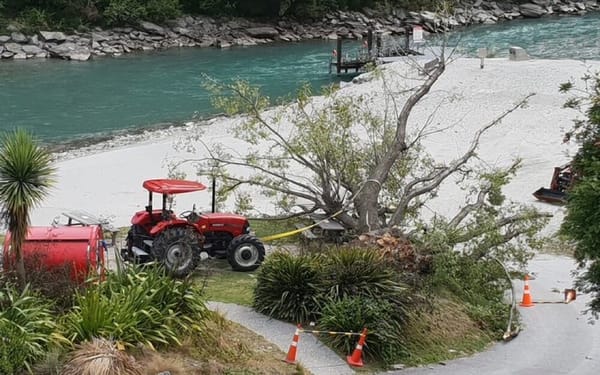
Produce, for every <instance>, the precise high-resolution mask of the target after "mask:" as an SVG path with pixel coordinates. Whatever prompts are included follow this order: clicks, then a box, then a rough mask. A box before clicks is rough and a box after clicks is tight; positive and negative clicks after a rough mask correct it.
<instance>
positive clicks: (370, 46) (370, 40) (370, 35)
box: [367, 29, 373, 57]
mask: <svg viewBox="0 0 600 375" xmlns="http://www.w3.org/2000/svg"><path fill="white" fill-rule="evenodd" d="M367 52H368V53H369V57H370V56H372V55H373V30H371V29H369V31H368V32H367Z"/></svg>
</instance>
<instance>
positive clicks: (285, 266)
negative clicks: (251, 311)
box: [254, 252, 321, 323]
mask: <svg viewBox="0 0 600 375" xmlns="http://www.w3.org/2000/svg"><path fill="white" fill-rule="evenodd" d="M319 259H320V257H318V256H313V255H301V256H295V255H292V254H290V253H287V252H275V253H273V254H271V255H269V257H268V258H267V259H266V260H265V262H264V263H263V264H262V265H261V267H260V268H259V270H258V274H257V278H256V287H255V290H254V308H255V309H256V311H258V312H261V313H264V314H266V315H269V316H271V317H274V318H277V319H282V320H286V321H289V322H295V323H301V322H306V321H309V320H311V319H313V318H314V317H315V312H316V311H317V307H318V303H317V302H318V300H319V294H320V293H321V287H320V279H321V273H320V270H319V269H320V267H319V263H318V260H319Z"/></svg>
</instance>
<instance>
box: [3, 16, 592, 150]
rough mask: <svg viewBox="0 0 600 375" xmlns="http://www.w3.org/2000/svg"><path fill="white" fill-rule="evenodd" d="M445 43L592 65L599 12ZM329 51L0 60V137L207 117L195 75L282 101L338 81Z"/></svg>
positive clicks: (322, 44) (479, 30)
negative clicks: (243, 85) (251, 87)
mask: <svg viewBox="0 0 600 375" xmlns="http://www.w3.org/2000/svg"><path fill="white" fill-rule="evenodd" d="M450 41H451V43H458V44H459V46H460V48H461V49H462V50H463V51H464V52H465V53H466V54H470V55H473V53H474V51H476V49H477V48H480V47H487V48H488V49H489V50H493V51H496V56H498V57H501V56H506V55H507V52H508V47H509V46H512V45H517V46H520V47H523V48H525V49H526V50H527V52H528V53H529V54H530V55H531V56H532V57H535V58H546V59H566V58H569V59H571V58H572V59H600V14H598V13H596V14H590V15H586V16H583V17H556V18H544V19H535V20H517V21H512V22H505V23H502V24H498V25H485V26H475V27H470V28H467V29H465V30H463V31H461V32H456V33H453V34H452V35H450ZM334 47H335V42H331V41H309V42H302V43H281V44H279V43H276V44H269V45H261V46H256V47H246V48H232V49H226V50H218V49H200V48H198V49H196V48H184V49H171V50H166V51H160V52H152V53H139V54H129V55H124V56H121V57H117V58H109V57H107V58H96V59H94V60H91V61H89V62H83V63H81V62H69V61H60V60H55V59H49V60H28V61H8V62H2V63H0V130H11V129H14V128H16V127H23V128H27V129H29V130H31V131H32V132H33V133H34V134H35V135H36V136H37V137H39V138H40V139H42V140H43V141H45V142H50V143H64V142H68V141H73V140H76V139H81V138H83V137H87V138H90V137H91V138H94V137H95V138H98V137H102V136H106V135H109V134H114V133H115V132H119V131H127V132H130V131H134V130H135V129H146V128H151V127H158V126H165V124H170V123H178V122H183V121H186V120H189V119H191V118H194V117H210V116H211V115H214V114H215V112H214V109H212V107H211V105H210V98H209V94H208V93H207V91H206V90H205V89H204V88H203V86H202V82H203V78H202V75H203V74H207V75H209V76H211V77H214V78H216V79H219V80H233V79H245V80H248V81H250V82H252V83H253V84H256V85H259V86H260V87H261V88H262V89H263V91H264V93H266V94H267V95H269V96H270V97H272V98H276V97H283V96H286V95H289V94H290V93H293V92H294V91H295V90H296V89H297V88H298V87H300V86H301V85H302V84H303V83H305V82H308V83H310V84H311V85H312V86H313V87H315V88H319V87H322V86H324V85H328V84H330V83H332V82H334V81H335V80H337V78H336V77H335V76H332V75H329V74H328V63H329V58H330V56H331V51H332V49H333V48H334ZM565 78H567V77H565Z"/></svg>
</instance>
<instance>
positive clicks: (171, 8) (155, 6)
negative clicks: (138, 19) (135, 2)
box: [146, 0, 181, 22]
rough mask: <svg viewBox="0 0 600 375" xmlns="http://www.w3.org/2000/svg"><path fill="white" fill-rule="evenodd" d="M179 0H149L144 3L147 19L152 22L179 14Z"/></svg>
mask: <svg viewBox="0 0 600 375" xmlns="http://www.w3.org/2000/svg"><path fill="white" fill-rule="evenodd" d="M180 8H181V6H180V5H179V0H149V1H148V3H147V4H146V14H147V15H148V19H149V20H150V21H154V22H162V21H165V20H168V19H172V18H176V17H178V16H179V15H180V14H181V9H180Z"/></svg>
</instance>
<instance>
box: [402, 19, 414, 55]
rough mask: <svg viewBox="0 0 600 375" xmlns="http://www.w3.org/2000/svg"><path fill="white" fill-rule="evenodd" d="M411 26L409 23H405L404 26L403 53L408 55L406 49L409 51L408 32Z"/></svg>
mask: <svg viewBox="0 0 600 375" xmlns="http://www.w3.org/2000/svg"><path fill="white" fill-rule="evenodd" d="M411 30H412V29H411V27H410V25H406V26H405V27H404V54H405V55H408V51H410V32H411Z"/></svg>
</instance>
